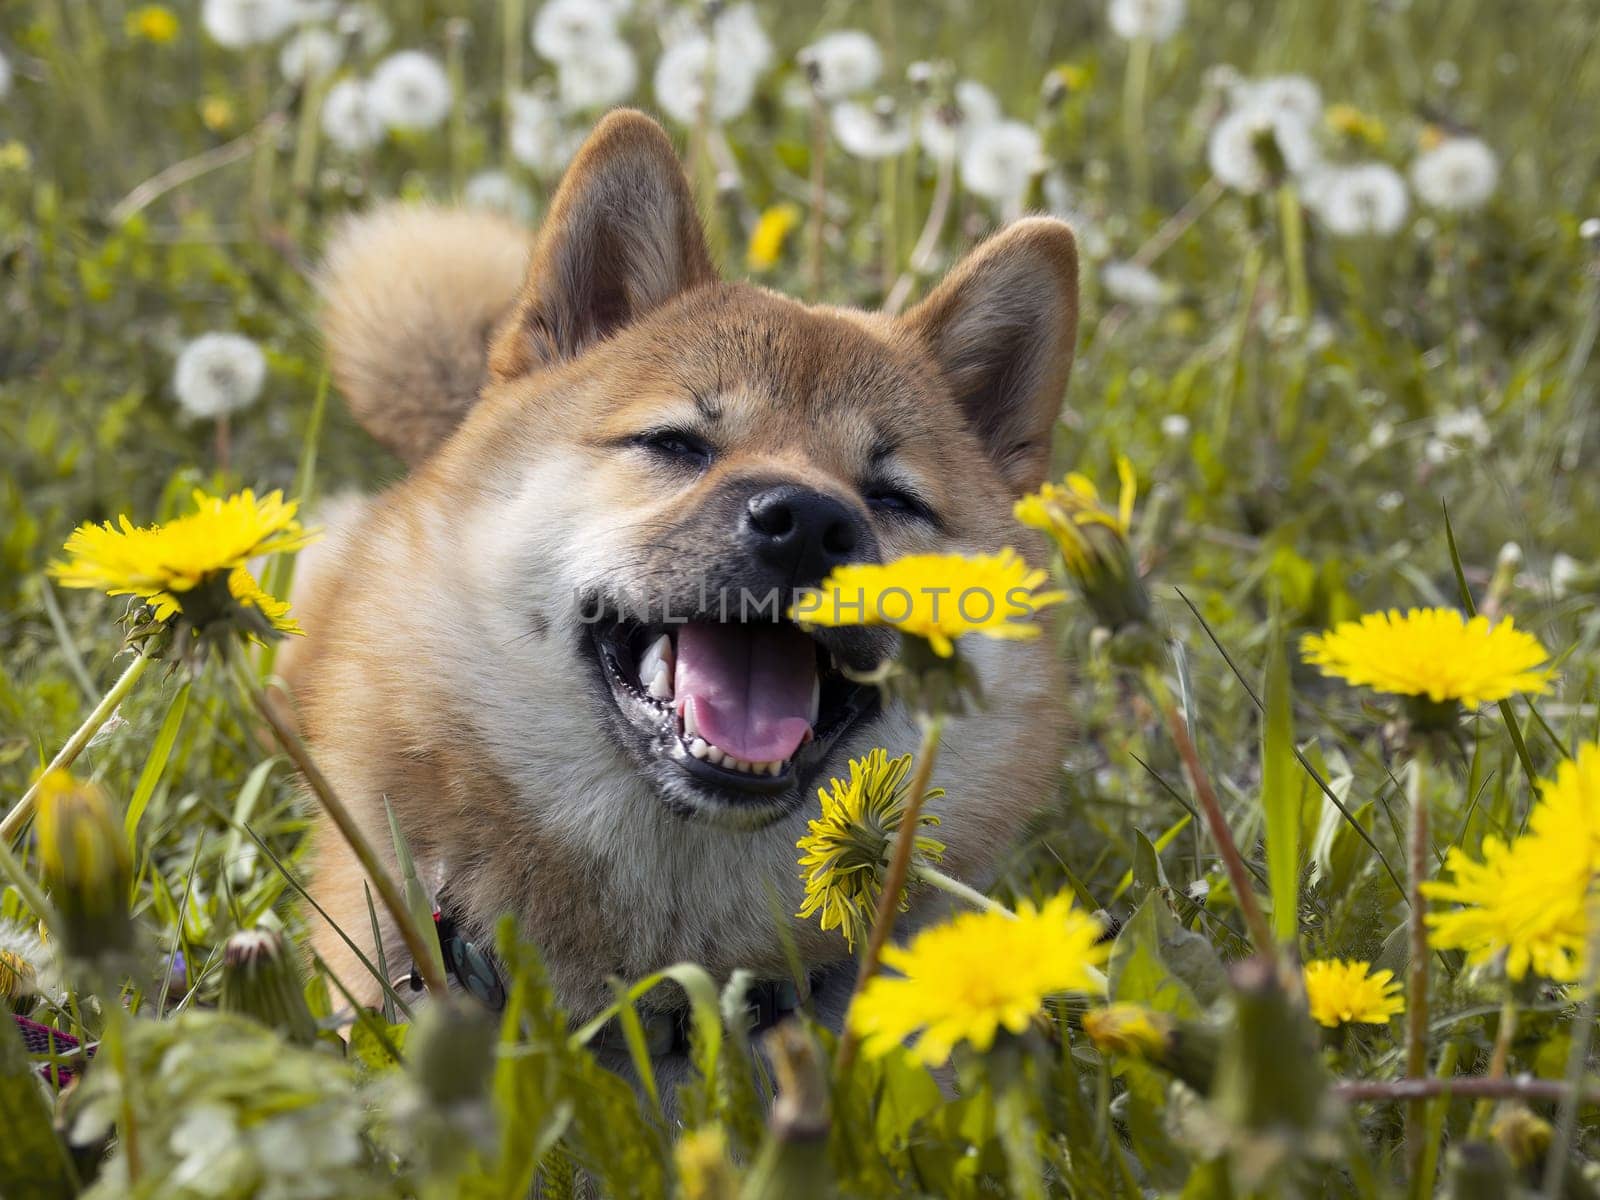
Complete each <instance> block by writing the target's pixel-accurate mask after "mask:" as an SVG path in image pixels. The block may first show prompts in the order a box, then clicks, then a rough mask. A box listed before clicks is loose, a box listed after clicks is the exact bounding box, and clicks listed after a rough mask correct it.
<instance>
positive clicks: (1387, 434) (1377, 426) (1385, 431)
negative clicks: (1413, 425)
mask: <svg viewBox="0 0 1600 1200" xmlns="http://www.w3.org/2000/svg"><path fill="white" fill-rule="evenodd" d="M1393 441H1394V422H1393V421H1374V422H1373V424H1372V428H1371V429H1369V430H1368V431H1367V449H1369V450H1384V449H1387V448H1388V446H1389V444H1390V443H1392V442H1393Z"/></svg>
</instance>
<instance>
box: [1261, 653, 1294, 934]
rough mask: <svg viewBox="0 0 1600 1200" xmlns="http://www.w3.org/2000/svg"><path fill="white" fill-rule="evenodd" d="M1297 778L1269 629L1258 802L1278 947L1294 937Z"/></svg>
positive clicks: (1285, 669)
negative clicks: (1262, 817)
mask: <svg viewBox="0 0 1600 1200" xmlns="http://www.w3.org/2000/svg"><path fill="white" fill-rule="evenodd" d="M1302 779H1303V776H1301V775H1300V774H1299V773H1298V772H1296V771H1295V768H1294V717H1293V712H1292V704H1291V696H1290V689H1289V663H1288V660H1287V658H1286V657H1285V656H1284V653H1283V637H1282V635H1281V631H1280V630H1278V628H1277V627H1276V625H1274V627H1273V631H1272V648H1271V650H1270V652H1269V653H1268V655H1267V713H1266V720H1265V721H1264V722H1263V724H1262V727H1261V803H1262V807H1263V808H1264V809H1265V812H1266V822H1267V832H1266V839H1267V879H1268V882H1269V884H1270V887H1271V895H1272V933H1273V936H1274V937H1276V938H1277V939H1278V942H1279V943H1280V944H1282V945H1290V944H1293V943H1294V942H1295V940H1296V938H1297V937H1298V935H1299V922H1298V919H1297V917H1298V912H1299V907H1300V793H1301V787H1302V783H1301V781H1302Z"/></svg>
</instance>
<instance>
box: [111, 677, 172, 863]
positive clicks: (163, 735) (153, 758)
mask: <svg viewBox="0 0 1600 1200" xmlns="http://www.w3.org/2000/svg"><path fill="white" fill-rule="evenodd" d="M188 707H189V685H188V684H187V683H185V684H184V685H183V686H182V687H180V688H179V689H178V694H177V695H175V696H173V698H172V703H171V704H169V705H168V706H167V715H166V717H165V719H163V720H162V722H161V728H160V730H159V731H157V733H156V740H155V741H154V742H153V743H151V746H150V753H149V754H148V755H147V756H146V757H145V760H144V770H143V771H141V772H139V782H138V784H137V785H136V786H135V787H134V789H133V799H132V800H130V801H128V811H127V813H126V814H125V815H124V816H123V818H122V828H123V831H124V832H125V833H126V834H127V835H128V844H129V845H130V846H131V845H132V844H133V839H134V834H135V833H136V832H137V831H138V828H139V818H140V817H142V816H144V810H145V808H146V807H147V806H148V805H149V803H150V797H151V796H152V795H153V794H154V793H155V790H156V784H158V783H160V782H161V775H162V773H163V772H164V771H165V770H166V769H167V760H168V759H169V758H171V757H172V747H173V745H174V744H175V743H176V742H177V740H178V730H179V728H180V727H181V726H182V725H183V714H184V712H185V711H187V709H188Z"/></svg>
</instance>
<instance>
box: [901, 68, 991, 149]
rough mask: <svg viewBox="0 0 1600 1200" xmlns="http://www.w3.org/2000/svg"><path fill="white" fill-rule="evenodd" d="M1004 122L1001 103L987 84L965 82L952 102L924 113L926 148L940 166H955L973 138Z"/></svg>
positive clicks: (960, 83)
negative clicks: (945, 164)
mask: <svg viewBox="0 0 1600 1200" xmlns="http://www.w3.org/2000/svg"><path fill="white" fill-rule="evenodd" d="M999 119H1000V101H998V100H996V99H995V98H994V93H993V92H991V91H990V90H989V89H988V88H986V87H984V86H983V84H981V83H978V82H976V81H975V80H971V79H963V80H961V81H960V82H959V83H957V84H956V86H955V89H954V92H953V95H952V96H951V99H950V100H949V101H948V102H947V103H944V104H929V105H926V106H925V107H924V108H923V110H922V121H921V123H920V125H921V127H920V135H921V141H922V148H923V149H924V150H926V151H927V152H928V154H929V155H930V156H932V157H933V158H935V159H937V160H938V161H939V162H954V161H955V160H956V158H958V157H959V156H960V154H961V152H962V151H963V150H964V149H966V147H967V143H968V142H970V141H971V140H972V136H973V134H975V133H977V132H978V131H979V130H981V129H984V128H987V127H988V126H990V125H993V124H994V123H995V122H996V121H998V120H999Z"/></svg>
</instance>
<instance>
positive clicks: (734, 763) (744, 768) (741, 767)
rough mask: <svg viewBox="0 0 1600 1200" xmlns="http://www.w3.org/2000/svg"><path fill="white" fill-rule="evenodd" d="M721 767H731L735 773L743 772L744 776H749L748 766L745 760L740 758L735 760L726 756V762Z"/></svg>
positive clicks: (730, 756)
mask: <svg viewBox="0 0 1600 1200" xmlns="http://www.w3.org/2000/svg"><path fill="white" fill-rule="evenodd" d="M722 765H723V766H725V767H732V768H733V769H734V770H735V771H740V772H743V773H744V774H746V775H748V774H750V764H749V763H747V762H745V760H744V759H742V758H735V757H734V756H733V755H731V754H730V755H728V758H727V761H726V762H724V763H723V764H722Z"/></svg>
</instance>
